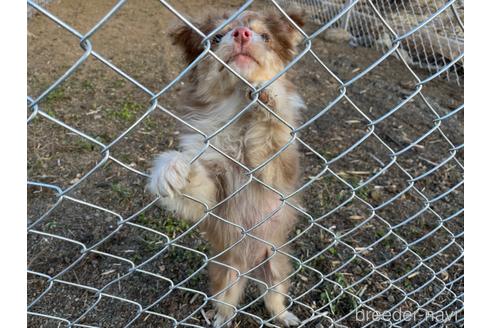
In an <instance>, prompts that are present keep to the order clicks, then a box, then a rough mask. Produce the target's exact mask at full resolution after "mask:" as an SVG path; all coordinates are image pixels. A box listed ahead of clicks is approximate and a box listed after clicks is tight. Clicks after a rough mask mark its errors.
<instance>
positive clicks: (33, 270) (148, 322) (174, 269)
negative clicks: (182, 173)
mask: <svg viewBox="0 0 492 328" xmlns="http://www.w3.org/2000/svg"><path fill="white" fill-rule="evenodd" d="M289 2H290V1H278V2H276V1H246V2H244V3H240V2H238V3H235V2H234V1H232V2H231V1H225V2H220V1H216V2H214V4H213V5H209V9H210V10H214V11H215V10H218V9H221V10H222V9H227V10H231V12H232V13H233V15H231V16H230V19H229V20H232V19H234V17H236V15H237V14H240V13H241V12H242V11H244V10H247V9H255V8H262V7H261V6H269V7H272V8H276V9H277V10H279V11H280V12H281V13H282V14H284V11H283V9H284V8H286V5H288V4H289ZM292 2H296V3H297V4H300V5H301V6H302V7H303V8H305V9H306V17H307V18H308V20H310V22H309V23H308V24H307V26H306V27H305V28H304V30H303V31H301V32H302V33H303V35H304V37H305V39H304V42H303V44H302V45H301V51H300V55H299V56H297V57H296V58H295V59H294V60H293V64H292V65H289V66H288V70H291V71H295V72H296V74H295V75H294V76H295V77H294V83H295V84H296V85H297V87H298V88H299V89H300V92H301V94H302V95H303V97H304V98H305V99H306V103H307V105H308V109H307V111H306V113H304V121H303V124H302V125H301V126H300V128H298V129H296V130H295V133H294V134H293V135H294V140H293V141H296V142H298V143H299V145H300V147H301V151H302V153H303V157H304V158H303V164H304V165H303V167H305V169H306V172H305V177H304V180H303V187H302V188H301V189H302V190H303V193H304V194H305V197H304V198H305V201H304V203H305V206H306V209H305V210H300V209H298V210H299V216H300V223H299V225H298V227H297V228H296V231H294V232H293V234H292V238H291V241H290V242H289V244H290V246H292V248H293V253H292V261H293V262H294V265H295V271H294V273H293V274H292V277H291V278H292V281H293V284H292V288H291V290H290V292H289V310H291V311H293V312H294V313H295V314H296V315H298V316H299V317H300V318H301V319H302V325H303V326H307V327H329V326H348V327H358V326H361V327H362V326H379V325H381V326H424V327H430V326H439V327H440V326H443V325H448V326H462V325H463V320H464V312H463V311H464V308H463V297H464V296H463V272H464V271H463V237H464V231H463V211H464V210H463V186H464V180H463V170H464V168H463V151H464V147H463V122H462V117H463V116H462V115H463V108H464V106H463V92H462V88H461V84H462V76H463V58H464V57H463V45H462V44H463V42H462V41H463V40H462V36H463V24H462V14H463V3H462V2H460V1H448V2H444V1H437V0H436V1H430V2H429V1H425V2H420V1H404V0H401V1H390V0H387V1H369V0H366V1H364V0H360V1H322V0H319V1H292ZM28 5H29V6H30V7H32V8H33V9H34V10H35V11H36V12H37V14H34V15H33V17H32V18H31V19H30V21H29V22H28V30H29V35H28V42H29V48H28V50H29V54H28V60H29V62H28V92H29V94H30V97H28V119H27V121H28V150H29V153H28V164H29V167H28V176H29V179H30V181H29V182H28V207H29V208H28V216H29V218H28V227H27V232H28V318H29V325H30V326H32V327H44V326H68V327H72V326H77V327H130V326H132V327H134V326H135V327H155V326H176V325H180V326H195V327H198V326H206V325H207V324H209V323H210V321H211V318H212V316H213V314H212V312H213V310H212V304H211V301H210V300H211V295H209V294H208V292H207V287H206V281H207V278H206V264H207V263H208V262H209V261H210V260H211V257H210V256H209V255H208V252H207V250H208V249H207V245H206V243H205V242H204V241H203V240H202V239H201V238H200V235H199V233H198V232H197V231H196V229H195V228H194V226H188V225H186V224H185V223H181V222H179V221H178V220H176V219H175V218H173V217H172V215H171V214H170V213H167V212H165V211H164V210H160V209H158V208H157V207H156V205H155V203H156V201H157V199H153V198H152V197H151V196H150V195H148V194H146V193H144V186H145V181H146V178H147V176H148V174H147V173H146V172H147V169H148V165H149V163H150V162H151V160H152V159H153V157H154V156H155V154H157V153H159V152H161V151H163V150H165V149H171V148H173V147H175V146H176V144H175V142H174V138H175V137H176V132H175V129H174V126H175V125H176V124H180V123H185V122H184V121H183V120H182V119H181V118H180V117H178V116H176V114H175V113H174V111H173V108H176V106H179V96H178V91H179V89H180V88H181V87H182V85H183V84H184V83H185V80H186V78H185V77H186V74H187V73H188V71H189V69H190V66H188V67H184V66H183V64H184V63H183V62H182V60H181V57H180V54H179V52H178V51H177V50H175V49H174V48H173V47H172V46H170V43H169V40H168V39H169V38H168V37H167V35H166V32H165V31H166V30H168V27H169V26H168V25H167V24H168V23H169V22H176V21H177V20H179V21H181V23H184V24H188V25H190V26H191V25H192V24H193V22H195V21H198V20H199V18H200V17H201V15H202V10H201V9H200V8H203V3H201V2H200V1H190V2H186V3H180V2H177V3H173V2H172V1H157V0H156V1H152V0H148V1H142V2H132V1H117V2H115V3H109V2H106V3H101V2H98V1H87V2H83V3H79V2H76V1H72V2H71V1H54V2H53V3H51V4H43V6H41V5H38V4H36V3H35V2H34V1H28ZM255 6H256V7H255ZM199 9H200V10H199ZM172 16H175V18H176V17H177V20H176V19H175V20H174V21H172V19H171V18H172ZM186 17H191V18H186ZM160 24H162V25H160ZM343 31H348V32H349V33H344V32H343ZM332 32H336V33H338V34H333V33H332ZM203 37H204V42H208V41H207V40H208V39H209V37H211V36H209V35H204V36H203ZM166 42H167V43H166ZM354 47H355V48H354ZM203 55H208V56H210V55H211V51H210V50H205V51H204V53H203ZM414 64H417V66H421V67H424V68H426V70H422V69H418V68H415V67H414V66H412V65H414ZM429 70H430V72H429ZM443 77H445V78H446V79H447V80H448V81H446V79H443ZM259 90H261V87H260V88H259V89H258V90H254V89H253V91H259ZM266 110H267V109H266ZM293 131H294V130H293ZM251 169H253V168H251ZM247 173H248V172H246V174H247ZM287 203H288V202H287ZM285 206H288V205H285ZM250 288H251V289H252V290H250V291H249V292H248V293H247V294H248V296H247V298H246V300H245V301H244V302H243V303H242V304H241V305H240V306H239V307H238V308H237V317H236V318H235V319H234V321H235V324H236V325H237V326H239V327H243V326H260V325H261V326H263V325H266V326H270V325H274V322H273V321H272V320H271V318H269V316H268V314H267V313H265V312H264V310H263V309H262V307H261V304H259V303H261V301H259V300H260V295H259V294H258V293H257V292H256V293H255V290H254V287H250ZM383 311H389V312H391V313H400V314H401V313H410V314H412V317H411V318H409V317H402V316H401V315H400V316H398V315H393V316H390V317H385V318H375V317H371V318H367V317H365V318H364V319H365V320H360V317H359V315H360V314H361V313H362V312H367V313H378V312H383ZM428 311H429V312H434V313H435V314H436V316H434V317H431V316H429V315H428ZM439 311H440V312H439ZM443 321H446V323H443Z"/></svg>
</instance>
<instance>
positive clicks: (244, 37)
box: [232, 27, 253, 44]
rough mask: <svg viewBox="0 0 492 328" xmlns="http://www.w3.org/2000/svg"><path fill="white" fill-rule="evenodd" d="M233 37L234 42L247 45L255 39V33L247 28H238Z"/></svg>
mask: <svg viewBox="0 0 492 328" xmlns="http://www.w3.org/2000/svg"><path fill="white" fill-rule="evenodd" d="M232 36H233V37H234V41H236V42H238V43H241V44H246V43H248V42H249V41H250V40H251V38H252V37H253V31H251V30H250V29H249V28H247V27H238V28H236V29H235V30H234V32H232Z"/></svg>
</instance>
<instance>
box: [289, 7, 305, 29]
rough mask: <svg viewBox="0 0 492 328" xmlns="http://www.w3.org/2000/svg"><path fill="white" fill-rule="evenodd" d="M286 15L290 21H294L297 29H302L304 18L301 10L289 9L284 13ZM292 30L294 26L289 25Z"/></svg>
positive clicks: (303, 12)
mask: <svg viewBox="0 0 492 328" xmlns="http://www.w3.org/2000/svg"><path fill="white" fill-rule="evenodd" d="M286 13H287V15H289V17H290V19H292V20H293V21H294V23H296V24H297V26H299V27H303V26H304V24H305V22H304V16H305V14H306V13H305V11H303V10H302V9H298V8H293V9H289V10H288V11H286ZM291 27H292V28H295V27H294V26H292V25H291Z"/></svg>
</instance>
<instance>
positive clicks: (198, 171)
mask: <svg viewBox="0 0 492 328" xmlns="http://www.w3.org/2000/svg"><path fill="white" fill-rule="evenodd" d="M190 159H191V156H187V155H186V154H184V153H180V152H177V151H168V152H165V153H162V154H161V155H159V157H158V158H157V159H156V160H155V162H154V166H153V168H152V172H151V177H150V181H149V184H148V190H149V191H150V192H152V193H154V194H156V195H159V196H161V200H160V202H161V204H162V205H163V206H165V207H166V208H167V209H168V210H171V211H175V212H176V214H177V215H178V216H179V217H180V218H182V219H184V220H188V221H192V222H194V221H196V220H199V219H200V218H202V217H203V216H204V214H205V211H206V206H208V207H211V206H213V205H214V204H215V203H216V186H215V184H214V182H213V180H212V179H211V178H210V176H209V173H208V172H207V170H206V168H205V167H204V166H203V165H202V164H201V163H200V161H199V160H196V161H195V162H193V163H192V164H191V165H190V163H189V162H190ZM185 195H188V196H190V197H192V198H194V199H196V200H192V199H190V198H188V197H186V196H185ZM205 205H206V206H205Z"/></svg>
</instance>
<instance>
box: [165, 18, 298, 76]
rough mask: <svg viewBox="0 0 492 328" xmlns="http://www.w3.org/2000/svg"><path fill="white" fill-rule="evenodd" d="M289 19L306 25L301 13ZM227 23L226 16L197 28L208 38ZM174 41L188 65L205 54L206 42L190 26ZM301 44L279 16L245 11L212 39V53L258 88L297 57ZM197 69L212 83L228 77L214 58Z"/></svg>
mask: <svg viewBox="0 0 492 328" xmlns="http://www.w3.org/2000/svg"><path fill="white" fill-rule="evenodd" d="M288 15H289V17H290V18H291V20H292V21H294V22H295V23H296V24H297V25H298V26H303V25H304V23H303V20H302V16H301V14H300V13H299V12H298V11H296V12H289V13H288ZM225 19H226V16H220V17H209V18H208V19H207V20H205V21H204V22H202V23H201V24H198V25H197V27H198V28H199V29H200V31H202V32H203V33H204V34H209V33H211V32H212V31H213V30H214V29H215V28H216V27H217V26H219V25H220V24H221V23H222V22H223V21H224V20H225ZM173 37H174V40H175V43H176V44H179V45H180V46H181V47H182V48H183V49H184V51H185V53H186V57H187V60H188V61H189V62H191V61H193V60H194V59H195V58H196V57H197V56H199V55H200V53H201V52H202V51H203V50H204V45H203V38H202V37H201V36H200V35H199V34H198V33H196V32H195V31H193V30H192V29H191V28H190V27H188V26H183V27H180V28H178V29H177V30H176V31H174V33H173ZM301 40H302V35H301V34H300V33H299V31H298V30H297V29H296V28H295V27H294V26H293V25H292V24H291V23H290V22H289V20H288V19H287V18H285V17H284V16H283V15H282V14H281V13H280V12H267V13H259V12H253V11H245V12H243V13H242V14H241V15H240V16H239V17H237V18H236V19H235V20H233V21H232V22H231V23H229V24H228V25H227V26H225V27H224V28H223V29H222V30H221V31H219V32H217V33H216V34H215V35H214V36H213V38H212V39H211V50H212V51H213V52H214V53H215V54H216V55H217V56H218V57H219V58H220V59H222V60H223V61H224V62H225V63H227V64H228V65H229V66H230V67H231V68H233V69H234V70H235V71H236V72H238V73H239V74H240V75H241V76H242V77H244V78H245V79H247V80H248V81H249V82H250V83H254V84H256V83H261V82H264V81H267V80H269V79H271V78H272V77H274V76H275V75H276V74H277V73H279V72H280V71H281V70H282V69H283V68H284V67H285V65H286V64H287V63H289V62H290V61H291V60H292V59H293V57H294V56H295V55H296V52H297V45H298V44H299V42H300V41H301ZM198 69H199V70H200V73H201V74H205V75H206V79H207V80H209V81H210V82H211V83H213V82H214V81H213V80H220V79H224V76H223V74H229V73H226V71H227V69H224V66H223V65H222V64H220V63H219V62H218V61H217V60H215V59H213V58H211V56H207V57H206V58H205V60H203V61H202V62H201V63H199V64H198Z"/></svg>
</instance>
